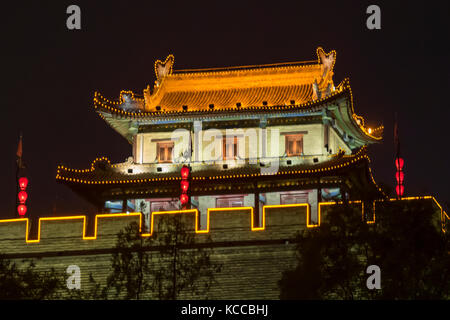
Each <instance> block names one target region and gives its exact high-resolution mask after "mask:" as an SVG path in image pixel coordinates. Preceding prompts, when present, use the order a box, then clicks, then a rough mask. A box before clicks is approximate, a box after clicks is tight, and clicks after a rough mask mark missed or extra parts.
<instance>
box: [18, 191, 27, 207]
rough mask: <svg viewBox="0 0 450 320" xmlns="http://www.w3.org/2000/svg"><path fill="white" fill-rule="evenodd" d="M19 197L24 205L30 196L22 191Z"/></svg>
mask: <svg viewBox="0 0 450 320" xmlns="http://www.w3.org/2000/svg"><path fill="white" fill-rule="evenodd" d="M18 196H19V202H20V203H22V204H23V203H25V201H27V198H28V194H27V193H26V192H25V191H20V192H19V195H18Z"/></svg>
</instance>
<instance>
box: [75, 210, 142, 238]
mask: <svg viewBox="0 0 450 320" xmlns="http://www.w3.org/2000/svg"><path fill="white" fill-rule="evenodd" d="M130 216H131V217H133V216H139V232H141V230H142V214H141V213H140V212H130V213H103V214H97V215H96V216H95V227H94V236H92V237H86V227H87V226H86V225H85V228H84V233H83V240H95V239H97V230H98V218H114V217H115V218H117V217H130Z"/></svg>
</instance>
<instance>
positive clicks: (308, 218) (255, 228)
mask: <svg viewBox="0 0 450 320" xmlns="http://www.w3.org/2000/svg"><path fill="white" fill-rule="evenodd" d="M423 199H432V200H433V201H434V202H435V203H436V205H437V206H438V207H439V209H440V210H441V222H442V231H443V232H444V233H445V232H446V230H445V223H446V220H450V217H449V216H448V214H447V213H446V212H445V211H444V210H443V208H442V206H441V205H440V204H439V202H438V201H437V200H436V198H434V197H433V196H417V197H405V198H402V199H400V200H398V199H395V198H390V199H388V201H391V202H392V201H409V200H423ZM382 201H384V200H375V201H373V204H372V205H373V220H372V221H366V222H367V223H375V220H376V218H375V217H376V215H375V209H376V202H382ZM342 203H343V202H342V201H339V202H319V203H318V223H317V224H311V207H310V204H308V203H299V204H286V205H267V206H263V213H262V226H261V227H259V226H255V216H254V215H255V214H256V213H255V212H254V208H253V207H228V208H208V211H207V228H206V229H205V230H202V229H199V211H198V210H197V209H189V210H174V211H159V212H152V218H151V227H150V233H141V236H142V237H150V236H151V235H152V234H153V228H154V215H156V214H177V213H181V214H182V213H189V212H193V213H195V232H196V233H209V230H210V212H214V211H236V210H250V213H251V230H252V231H262V230H265V227H266V209H271V208H287V207H302V206H306V208H307V214H306V226H307V227H308V228H314V227H318V226H320V223H321V216H322V213H321V211H322V206H329V205H335V204H342ZM349 203H350V204H353V203H360V204H361V212H362V217H364V203H363V202H362V201H361V200H356V201H349ZM129 216H139V231H140V232H142V222H143V215H142V214H141V213H140V212H133V213H107V214H98V215H96V216H95V228H94V236H91V237H88V236H86V231H87V225H86V216H84V215H78V216H65V217H44V218H39V225H38V238H37V239H32V240H30V239H29V233H30V230H29V218H17V219H2V220H0V223H9V222H26V230H25V241H26V243H39V242H40V239H41V222H42V221H57V220H76V219H83V240H94V239H97V231H98V218H114V217H129Z"/></svg>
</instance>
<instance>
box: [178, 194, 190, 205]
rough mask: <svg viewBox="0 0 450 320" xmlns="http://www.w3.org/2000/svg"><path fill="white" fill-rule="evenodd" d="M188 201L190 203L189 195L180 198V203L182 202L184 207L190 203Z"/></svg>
mask: <svg viewBox="0 0 450 320" xmlns="http://www.w3.org/2000/svg"><path fill="white" fill-rule="evenodd" d="M188 201H189V197H188V195H187V194H186V193H182V194H181V196H180V202H181V204H182V205H185V204H187V203H188Z"/></svg>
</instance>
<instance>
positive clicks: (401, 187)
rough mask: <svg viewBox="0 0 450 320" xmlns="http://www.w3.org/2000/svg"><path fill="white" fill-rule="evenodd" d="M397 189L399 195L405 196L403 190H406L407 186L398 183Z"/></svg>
mask: <svg viewBox="0 0 450 320" xmlns="http://www.w3.org/2000/svg"><path fill="white" fill-rule="evenodd" d="M395 191H396V192H397V195H398V196H399V197H401V196H403V192H405V187H404V186H402V185H397V187H396V188H395Z"/></svg>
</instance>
